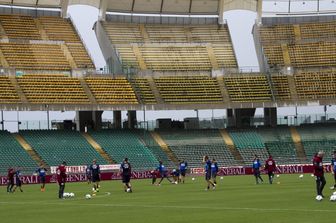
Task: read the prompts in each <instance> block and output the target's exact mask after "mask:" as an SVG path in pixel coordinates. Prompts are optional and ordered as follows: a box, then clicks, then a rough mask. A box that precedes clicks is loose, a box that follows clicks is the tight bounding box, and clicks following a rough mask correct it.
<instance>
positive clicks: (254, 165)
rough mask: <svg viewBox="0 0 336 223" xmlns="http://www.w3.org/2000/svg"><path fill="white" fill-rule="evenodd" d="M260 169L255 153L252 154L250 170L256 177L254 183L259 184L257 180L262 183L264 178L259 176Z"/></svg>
mask: <svg viewBox="0 0 336 223" xmlns="http://www.w3.org/2000/svg"><path fill="white" fill-rule="evenodd" d="M260 169H261V163H260V160H259V158H258V156H257V155H254V159H253V163H252V171H253V175H254V177H255V179H256V184H259V180H260V181H261V182H262V183H263V182H264V180H263V179H262V178H261V176H260Z"/></svg>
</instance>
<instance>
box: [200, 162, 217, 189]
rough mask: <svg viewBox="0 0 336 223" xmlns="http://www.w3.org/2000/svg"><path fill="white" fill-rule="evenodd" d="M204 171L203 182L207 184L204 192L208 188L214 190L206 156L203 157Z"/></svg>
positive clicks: (209, 163)
mask: <svg viewBox="0 0 336 223" xmlns="http://www.w3.org/2000/svg"><path fill="white" fill-rule="evenodd" d="M203 164H204V171H205V181H206V182H207V188H206V189H205V190H209V189H210V186H212V189H215V188H216V185H215V184H214V183H213V182H212V181H211V160H210V159H209V157H208V156H204V157H203Z"/></svg>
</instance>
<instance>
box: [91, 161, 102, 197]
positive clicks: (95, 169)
mask: <svg viewBox="0 0 336 223" xmlns="http://www.w3.org/2000/svg"><path fill="white" fill-rule="evenodd" d="M90 170H91V176H92V183H93V192H99V182H100V167H99V164H97V160H96V159H94V160H93V161H92V164H91V166H90Z"/></svg>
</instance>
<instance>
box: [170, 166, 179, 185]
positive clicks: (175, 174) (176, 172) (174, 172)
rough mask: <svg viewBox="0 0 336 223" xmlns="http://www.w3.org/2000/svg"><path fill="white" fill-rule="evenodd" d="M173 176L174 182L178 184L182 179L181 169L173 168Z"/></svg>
mask: <svg viewBox="0 0 336 223" xmlns="http://www.w3.org/2000/svg"><path fill="white" fill-rule="evenodd" d="M171 176H172V177H173V183H175V184H178V183H179V180H180V170H179V169H173V170H172V172H171Z"/></svg>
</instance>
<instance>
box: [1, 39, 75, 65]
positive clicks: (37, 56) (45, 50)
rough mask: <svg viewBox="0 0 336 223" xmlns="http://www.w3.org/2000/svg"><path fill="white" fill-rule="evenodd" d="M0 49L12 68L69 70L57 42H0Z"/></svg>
mask: <svg viewBox="0 0 336 223" xmlns="http://www.w3.org/2000/svg"><path fill="white" fill-rule="evenodd" d="M0 49H1V51H2V53H3V55H4V56H5V59H6V60H7V62H8V64H9V66H10V67H12V68H16V69H23V70H55V71H63V70H70V69H71V67H70V64H69V62H68V60H67V59H66V57H65V55H64V53H63V51H62V49H61V46H60V45H58V44H30V43H0Z"/></svg>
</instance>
